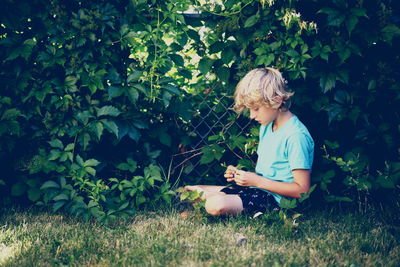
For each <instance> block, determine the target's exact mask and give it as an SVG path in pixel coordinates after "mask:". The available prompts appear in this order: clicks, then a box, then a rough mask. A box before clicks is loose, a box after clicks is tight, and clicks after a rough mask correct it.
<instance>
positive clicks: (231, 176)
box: [224, 165, 238, 183]
mask: <svg viewBox="0 0 400 267" xmlns="http://www.w3.org/2000/svg"><path fill="white" fill-rule="evenodd" d="M237 171H238V169H236V168H235V167H234V166H232V165H229V166H228V168H226V171H225V174H224V177H225V178H226V181H227V182H228V183H229V182H233V181H235V174H236V172H237Z"/></svg>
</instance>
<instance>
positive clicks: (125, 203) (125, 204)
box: [118, 201, 129, 211]
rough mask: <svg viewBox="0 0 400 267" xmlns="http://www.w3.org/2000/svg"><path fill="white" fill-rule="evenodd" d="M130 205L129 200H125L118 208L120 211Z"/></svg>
mask: <svg viewBox="0 0 400 267" xmlns="http://www.w3.org/2000/svg"><path fill="white" fill-rule="evenodd" d="M128 206H129V201H126V202H124V203H123V204H122V205H121V206H120V207H119V208H118V210H119V211H120V210H123V209H125V208H126V207H128Z"/></svg>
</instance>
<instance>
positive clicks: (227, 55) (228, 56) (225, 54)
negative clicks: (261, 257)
mask: <svg viewBox="0 0 400 267" xmlns="http://www.w3.org/2000/svg"><path fill="white" fill-rule="evenodd" d="M234 55H235V52H234V51H233V49H232V48H227V49H224V50H223V51H222V53H221V60H222V62H224V63H225V64H229V63H230V62H231V61H232V59H233V57H234Z"/></svg>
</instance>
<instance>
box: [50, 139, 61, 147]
mask: <svg viewBox="0 0 400 267" xmlns="http://www.w3.org/2000/svg"><path fill="white" fill-rule="evenodd" d="M49 144H50V146H51V147H54V148H59V149H64V145H63V143H62V142H61V141H60V140H59V139H54V140H51V141H49Z"/></svg>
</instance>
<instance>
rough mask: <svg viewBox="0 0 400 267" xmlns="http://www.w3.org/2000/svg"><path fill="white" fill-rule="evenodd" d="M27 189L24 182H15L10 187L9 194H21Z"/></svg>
mask: <svg viewBox="0 0 400 267" xmlns="http://www.w3.org/2000/svg"><path fill="white" fill-rule="evenodd" d="M27 189H28V187H27V185H26V184H24V183H21V182H19V183H16V184H14V185H13V186H12V187H11V195H12V196H17V197H18V196H22V195H23V194H24V193H25V192H26V190H27Z"/></svg>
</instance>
